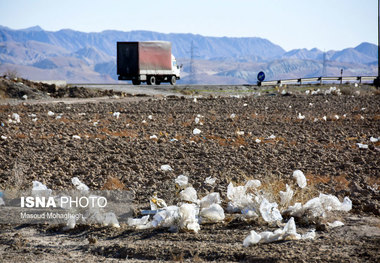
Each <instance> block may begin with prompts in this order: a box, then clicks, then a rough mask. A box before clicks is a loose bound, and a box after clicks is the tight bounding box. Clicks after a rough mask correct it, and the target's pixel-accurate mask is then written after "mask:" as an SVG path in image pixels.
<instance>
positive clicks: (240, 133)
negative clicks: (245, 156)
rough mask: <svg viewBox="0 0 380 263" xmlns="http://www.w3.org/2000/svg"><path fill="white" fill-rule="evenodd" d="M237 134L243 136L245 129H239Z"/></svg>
mask: <svg viewBox="0 0 380 263" xmlns="http://www.w3.org/2000/svg"><path fill="white" fill-rule="evenodd" d="M236 134H237V135H239V136H242V135H244V132H243V131H237V132H236Z"/></svg>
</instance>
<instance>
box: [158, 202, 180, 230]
mask: <svg viewBox="0 0 380 263" xmlns="http://www.w3.org/2000/svg"><path fill="white" fill-rule="evenodd" d="M178 220H179V207H178V206H176V205H171V206H168V207H165V208H163V209H162V210H160V211H158V212H157V213H156V214H155V215H154V216H153V221H152V226H153V227H158V226H160V227H171V226H173V225H176V223H177V221H178Z"/></svg>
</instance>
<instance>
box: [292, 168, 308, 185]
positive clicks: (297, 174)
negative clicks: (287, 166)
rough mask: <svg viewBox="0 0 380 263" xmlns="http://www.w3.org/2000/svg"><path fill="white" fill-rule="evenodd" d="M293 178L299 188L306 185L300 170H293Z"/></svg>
mask: <svg viewBox="0 0 380 263" xmlns="http://www.w3.org/2000/svg"><path fill="white" fill-rule="evenodd" d="M293 178H294V179H296V180H297V184H298V186H299V187H300V188H305V187H306V177H305V175H304V174H303V172H302V171H300V170H295V171H294V172H293Z"/></svg>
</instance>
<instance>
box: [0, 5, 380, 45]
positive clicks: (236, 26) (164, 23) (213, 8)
mask: <svg viewBox="0 0 380 263" xmlns="http://www.w3.org/2000/svg"><path fill="white" fill-rule="evenodd" d="M377 2H378V1H376V0H367V1H365V4H363V2H361V3H360V2H359V1H356V0H333V1H328V0H320V1H318V2H311V1H302V0H288V1H279V0H268V1H265V2H262V1H255V0H253V1H245V0H236V1H227V0H209V1H201V0H194V1H192V2H178V1H174V0H162V1H159V2H157V1H153V0H145V1H128V0H127V1H119V0H110V1H101V0H93V1H89V0H83V1H74V0H67V1H64V2H61V1H59V2H58V1H49V0H34V1H28V0H0V25H3V26H5V27H9V28H11V29H15V30H18V29H25V28H30V27H33V26H37V25H38V26H40V27H41V28H43V29H44V30H46V31H59V30H61V29H72V30H75V31H81V32H94V33H95V32H102V31H105V30H118V31H127V32H128V31H139V30H143V31H154V32H160V33H166V34H169V33H184V34H187V33H190V34H195V35H202V36H210V37H224V36H226V37H259V38H264V39H268V40H269V41H271V42H273V43H275V44H277V45H280V46H281V47H282V48H284V49H285V50H286V51H289V50H292V49H298V48H307V49H312V48H318V49H320V50H326V51H327V50H341V49H344V48H348V47H355V46H357V45H359V44H360V43H362V42H369V43H372V44H375V43H377V26H378V15H377V11H378V6H377V4H378V3H377ZM20 7H21V8H20ZM147 7H149V8H147Z"/></svg>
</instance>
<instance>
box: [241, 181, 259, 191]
mask: <svg viewBox="0 0 380 263" xmlns="http://www.w3.org/2000/svg"><path fill="white" fill-rule="evenodd" d="M260 186H261V182H260V180H256V179H255V180H248V181H247V182H246V183H245V185H244V188H245V190H246V191H247V190H249V189H257V188H259V187H260Z"/></svg>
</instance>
